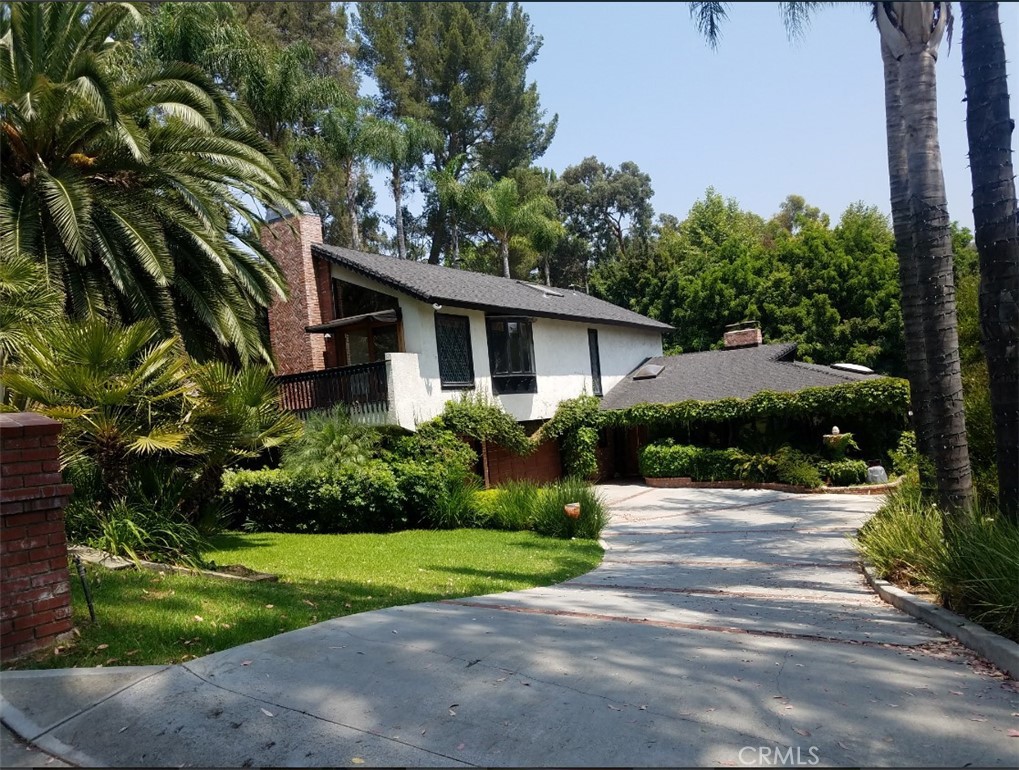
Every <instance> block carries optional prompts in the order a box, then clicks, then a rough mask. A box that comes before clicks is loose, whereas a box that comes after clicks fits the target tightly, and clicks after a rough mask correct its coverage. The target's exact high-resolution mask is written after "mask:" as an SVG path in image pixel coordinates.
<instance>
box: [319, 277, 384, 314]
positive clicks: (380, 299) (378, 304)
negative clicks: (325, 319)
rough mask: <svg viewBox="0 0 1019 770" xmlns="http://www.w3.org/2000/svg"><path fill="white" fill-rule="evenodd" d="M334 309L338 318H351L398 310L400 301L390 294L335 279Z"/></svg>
mask: <svg viewBox="0 0 1019 770" xmlns="http://www.w3.org/2000/svg"><path fill="white" fill-rule="evenodd" d="M333 307H334V308H335V310H336V317H337V318H349V317H350V316H353V315H362V314H364V313H377V312H379V311H380V310H396V309H397V308H399V307H400V300H398V299H397V298H396V297H393V296H391V295H389V294H383V293H381V292H378V291H372V290H371V289H366V288H365V287H364V286H357V285H355V284H352V283H347V282H346V281H341V280H340V279H339V278H333Z"/></svg>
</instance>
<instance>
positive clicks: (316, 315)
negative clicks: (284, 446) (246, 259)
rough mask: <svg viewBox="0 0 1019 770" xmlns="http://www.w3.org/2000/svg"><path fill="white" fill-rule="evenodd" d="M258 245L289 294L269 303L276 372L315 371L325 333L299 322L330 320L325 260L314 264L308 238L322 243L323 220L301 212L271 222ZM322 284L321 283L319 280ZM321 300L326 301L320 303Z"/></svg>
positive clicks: (321, 362) (321, 359)
mask: <svg viewBox="0 0 1019 770" xmlns="http://www.w3.org/2000/svg"><path fill="white" fill-rule="evenodd" d="M261 239H262V245H263V246H264V247H265V248H266V249H268V250H269V252H270V253H271V254H272V255H273V257H275V259H276V262H277V263H278V264H279V266H280V269H281V270H282V271H283V275H284V277H285V278H286V279H287V286H289V288H290V299H289V300H287V301H286V302H282V301H277V302H274V303H273V304H272V306H271V307H270V308H269V340H270V343H271V344H272V350H273V354H274V355H275V356H276V364H277V369H276V372H277V374H294V373H297V372H310V371H317V370H319V369H324V368H325V339H324V338H323V336H322V335H321V334H308V333H307V332H306V331H304V327H306V326H311V325H313V324H319V323H322V321H323V320H331V319H332V315H331V313H330V314H329V316H328V318H326V317H324V316H323V310H326V311H327V312H329V311H331V306H332V299H331V292H330V288H329V281H328V277H329V266H328V265H323V266H321V267H318V268H316V265H315V262H316V261H317V260H314V259H313V258H312V255H311V244H313V243H322V220H321V219H320V218H319V217H318V216H317V215H315V214H300V215H297V216H290V217H285V218H282V219H277V220H275V221H273V222H270V223H269V224H268V225H266V226H265V227H264V228H263V229H262V234H261ZM323 279H324V283H325V286H324V287H320V286H319V284H320V283H322V282H323ZM323 300H325V301H326V302H328V305H329V307H328V308H323V307H322V303H323Z"/></svg>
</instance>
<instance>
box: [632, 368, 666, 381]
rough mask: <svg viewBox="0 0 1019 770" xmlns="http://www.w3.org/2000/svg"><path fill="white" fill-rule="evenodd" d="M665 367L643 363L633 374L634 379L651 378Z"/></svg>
mask: <svg viewBox="0 0 1019 770" xmlns="http://www.w3.org/2000/svg"><path fill="white" fill-rule="evenodd" d="M664 369H665V367H664V366H662V365H661V364H644V366H642V367H640V369H638V370H637V373H636V374H634V375H633V379H635V380H653V379H654V378H655V377H657V376H658V375H659V374H661V373H662V371H663V370H664Z"/></svg>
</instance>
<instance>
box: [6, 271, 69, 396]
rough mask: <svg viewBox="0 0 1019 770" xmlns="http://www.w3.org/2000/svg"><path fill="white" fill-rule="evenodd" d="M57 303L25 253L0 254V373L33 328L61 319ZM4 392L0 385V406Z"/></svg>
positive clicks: (12, 361)
mask: <svg viewBox="0 0 1019 770" xmlns="http://www.w3.org/2000/svg"><path fill="white" fill-rule="evenodd" d="M60 301H61V298H60V295H59V294H58V293H57V292H56V291H54V290H53V287H52V286H50V285H49V283H48V282H47V280H46V272H45V270H43V268H42V265H40V264H38V263H37V262H36V261H35V260H34V259H32V258H31V257H28V256H26V255H24V254H14V255H7V256H5V255H2V254H0V372H3V371H6V369H7V367H8V365H9V364H15V363H17V361H18V359H19V358H20V356H21V349H22V348H23V347H24V346H25V345H26V344H27V343H28V340H29V338H30V336H31V333H32V330H33V329H38V328H40V327H43V326H48V325H49V324H51V323H53V322H54V321H56V320H57V319H58V318H59V317H60ZM6 391H7V389H6V386H5V385H4V384H3V382H0V407H2V406H3V405H4V404H5V403H6V401H7V392H6Z"/></svg>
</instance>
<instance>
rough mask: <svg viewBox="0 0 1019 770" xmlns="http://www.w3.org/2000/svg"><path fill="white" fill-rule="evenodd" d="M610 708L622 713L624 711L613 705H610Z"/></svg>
mask: <svg viewBox="0 0 1019 770" xmlns="http://www.w3.org/2000/svg"><path fill="white" fill-rule="evenodd" d="M609 708H610V709H612V710H613V711H622V709H621V708H619V706H613V705H612V704H611V703H610V704H609Z"/></svg>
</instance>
